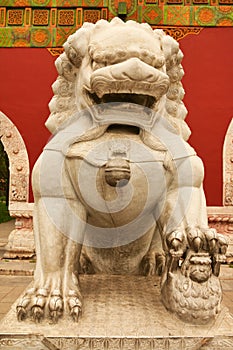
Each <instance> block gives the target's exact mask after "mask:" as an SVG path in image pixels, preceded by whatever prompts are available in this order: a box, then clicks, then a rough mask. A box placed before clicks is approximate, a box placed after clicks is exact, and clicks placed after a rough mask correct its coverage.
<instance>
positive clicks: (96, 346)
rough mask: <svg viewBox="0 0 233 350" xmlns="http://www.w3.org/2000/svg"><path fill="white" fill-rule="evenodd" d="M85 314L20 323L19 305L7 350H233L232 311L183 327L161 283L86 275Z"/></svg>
mask: <svg viewBox="0 0 233 350" xmlns="http://www.w3.org/2000/svg"><path fill="white" fill-rule="evenodd" d="M80 281H81V286H82V292H83V296H84V309H83V315H82V317H81V319H80V320H79V322H78V323H73V322H72V320H71V319H70V318H69V317H68V316H67V317H64V318H63V319H61V320H60V321H59V323H58V324H55V325H54V324H51V323H50V321H49V320H46V319H45V320H43V321H42V322H41V323H40V324H35V323H33V322H32V321H31V320H30V319H27V320H26V321H24V322H18V321H17V319H16V311H15V308H16V304H17V302H16V303H15V304H14V305H12V308H11V310H10V312H9V313H8V314H7V315H6V317H5V318H4V319H3V320H2V322H1V323H0V348H1V349H3V350H8V349H14V350H25V349H27V350H47V349H49V350H58V349H59V350H78V349H80V350H84V349H85V350H118V349H119V350H120V349H121V350H136V349H137V350H153V349H154V350H155V349H156V350H163V349H164V350H165V349H166V350H181V349H182V350H186V349H187V350H197V349H204V350H206V349H209V350H210V349H211V350H223V349H224V350H225V349H231V350H232V349H233V317H232V315H230V313H229V311H228V309H227V308H226V307H224V305H223V306H222V311H221V313H220V314H219V316H218V317H217V319H216V320H215V322H212V323H211V324H208V325H205V326H203V325H202V326H194V325H191V324H187V323H183V322H182V321H180V320H179V319H177V318H176V317H175V316H174V315H171V314H170V313H169V312H168V311H166V309H165V308H164V306H163V304H162V303H161V301H160V290H159V279H158V278H156V277H150V278H145V277H141V276H100V275H99V276H98V275H84V276H81V278H80Z"/></svg>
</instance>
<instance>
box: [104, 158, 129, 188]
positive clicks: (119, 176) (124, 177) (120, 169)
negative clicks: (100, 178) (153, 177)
mask: <svg viewBox="0 0 233 350" xmlns="http://www.w3.org/2000/svg"><path fill="white" fill-rule="evenodd" d="M130 175H131V171H130V165H129V161H128V160H126V159H122V158H120V157H117V158H113V159H111V160H109V161H108V162H107V164H106V165H105V180H106V182H107V183H108V184H109V185H110V186H113V187H117V186H118V187H123V186H126V185H127V183H128V182H129V180H130Z"/></svg>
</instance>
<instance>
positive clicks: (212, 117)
mask: <svg viewBox="0 0 233 350" xmlns="http://www.w3.org/2000/svg"><path fill="white" fill-rule="evenodd" d="M232 42H233V29H232V28H206V29H203V30H202V31H201V33H200V34H199V35H188V36H187V37H185V38H184V39H182V40H181V41H180V46H181V49H182V50H183V52H184V54H185V57H184V60H183V66H184V69H185V73H186V74H185V77H184V79H183V84H184V87H185V91H186V96H185V104H186V106H187V108H188V110H189V114H188V117H187V122H188V124H189V126H190V127H191V130H192V132H193V134H192V136H191V138H190V143H191V144H192V145H193V146H194V147H195V149H196V151H197V153H198V154H199V155H200V156H201V158H202V159H203V161H204V164H205V169H206V178H205V183H204V185H205V192H206V197H207V203H208V205H221V204H222V146H223V139H224V135H225V133H226V130H227V127H228V125H229V123H230V120H231V118H232V110H233V97H232V81H233V65H232V62H233V49H232ZM54 61H55V58H54V57H52V56H51V54H50V53H49V52H48V51H47V49H38V48H35V49H34V48H1V50H0V77H1V84H0V110H1V111H2V112H3V113H5V114H6V115H7V116H8V117H9V118H10V119H11V120H12V121H13V123H14V124H15V125H16V126H17V128H18V129H19V131H20V133H21V135H22V137H23V139H24V141H25V143H26V147H27V149H28V153H29V158H30V164H31V168H32V166H33V164H34V163H35V160H36V159H37V157H38V156H39V154H40V153H41V151H42V148H43V146H44V145H45V143H46V142H47V140H48V138H49V135H50V134H49V132H48V131H47V129H46V128H45V127H44V122H45V120H46V119H47V117H48V115H49V110H48V102H49V100H50V99H51V97H52V90H51V85H52V83H53V81H54V80H55V79H56V75H57V74H56V70H55V67H54ZM31 200H33V199H32V196H31Z"/></svg>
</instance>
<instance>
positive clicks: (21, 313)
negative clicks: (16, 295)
mask: <svg viewBox="0 0 233 350" xmlns="http://www.w3.org/2000/svg"><path fill="white" fill-rule="evenodd" d="M16 310H17V319H18V321H23V320H25V318H26V317H27V311H26V309H25V308H24V307H23V306H20V305H19V306H17V308H16Z"/></svg>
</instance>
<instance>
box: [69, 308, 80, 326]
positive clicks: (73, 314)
mask: <svg viewBox="0 0 233 350" xmlns="http://www.w3.org/2000/svg"><path fill="white" fill-rule="evenodd" d="M80 313H81V309H80V307H79V306H77V305H76V306H74V307H73V308H72V309H71V311H70V315H71V317H72V319H73V321H74V322H78V319H79V315H80Z"/></svg>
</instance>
